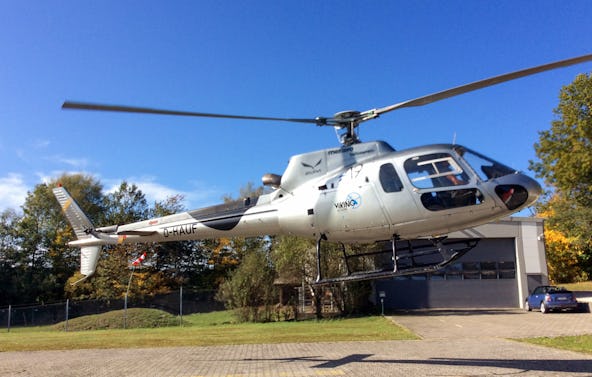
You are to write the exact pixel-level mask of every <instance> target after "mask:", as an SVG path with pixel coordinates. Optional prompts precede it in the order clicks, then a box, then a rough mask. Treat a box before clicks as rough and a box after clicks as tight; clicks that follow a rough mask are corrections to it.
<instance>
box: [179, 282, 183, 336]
mask: <svg viewBox="0 0 592 377" xmlns="http://www.w3.org/2000/svg"><path fill="white" fill-rule="evenodd" d="M179 325H180V326H181V327H182V326H183V286H181V289H179Z"/></svg>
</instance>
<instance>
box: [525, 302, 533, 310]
mask: <svg viewBox="0 0 592 377" xmlns="http://www.w3.org/2000/svg"><path fill="white" fill-rule="evenodd" d="M524 310H526V311H527V312H529V311H531V310H532V308H531V307H530V305H529V304H528V300H526V301H525V302H524Z"/></svg>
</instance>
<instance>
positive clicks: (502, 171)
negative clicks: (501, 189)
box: [454, 146, 516, 181]
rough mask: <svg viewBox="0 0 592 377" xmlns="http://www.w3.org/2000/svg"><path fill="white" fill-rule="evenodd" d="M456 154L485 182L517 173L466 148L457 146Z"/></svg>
mask: <svg viewBox="0 0 592 377" xmlns="http://www.w3.org/2000/svg"><path fill="white" fill-rule="evenodd" d="M454 149H455V150H456V152H457V153H458V154H459V155H460V156H461V157H462V158H463V159H464V160H465V161H466V162H467V164H469V165H470V166H471V167H472V168H473V170H474V171H475V172H476V173H477V174H478V175H479V178H481V179H482V180H483V181H488V180H490V179H494V178H499V177H503V176H505V175H510V174H514V173H516V170H515V169H512V168H510V167H508V166H506V165H504V164H501V163H499V162H497V161H494V160H492V159H490V158H487V157H485V156H483V155H482V154H479V153H477V152H474V151H472V150H470V149H467V148H465V147H461V146H456V147H455V148H454Z"/></svg>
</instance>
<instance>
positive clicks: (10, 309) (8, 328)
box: [6, 305, 12, 332]
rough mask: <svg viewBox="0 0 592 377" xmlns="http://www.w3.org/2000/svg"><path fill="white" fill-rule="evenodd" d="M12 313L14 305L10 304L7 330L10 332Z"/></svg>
mask: <svg viewBox="0 0 592 377" xmlns="http://www.w3.org/2000/svg"><path fill="white" fill-rule="evenodd" d="M11 313H12V305H8V327H7V328H6V332H10V314H11Z"/></svg>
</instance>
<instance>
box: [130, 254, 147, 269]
mask: <svg viewBox="0 0 592 377" xmlns="http://www.w3.org/2000/svg"><path fill="white" fill-rule="evenodd" d="M144 259H146V252H144V254H142V255H140V256H139V257H138V259H136V260H135V261H133V262H132V266H134V267H136V266H139V265H140V264H142V262H143V261H144Z"/></svg>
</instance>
